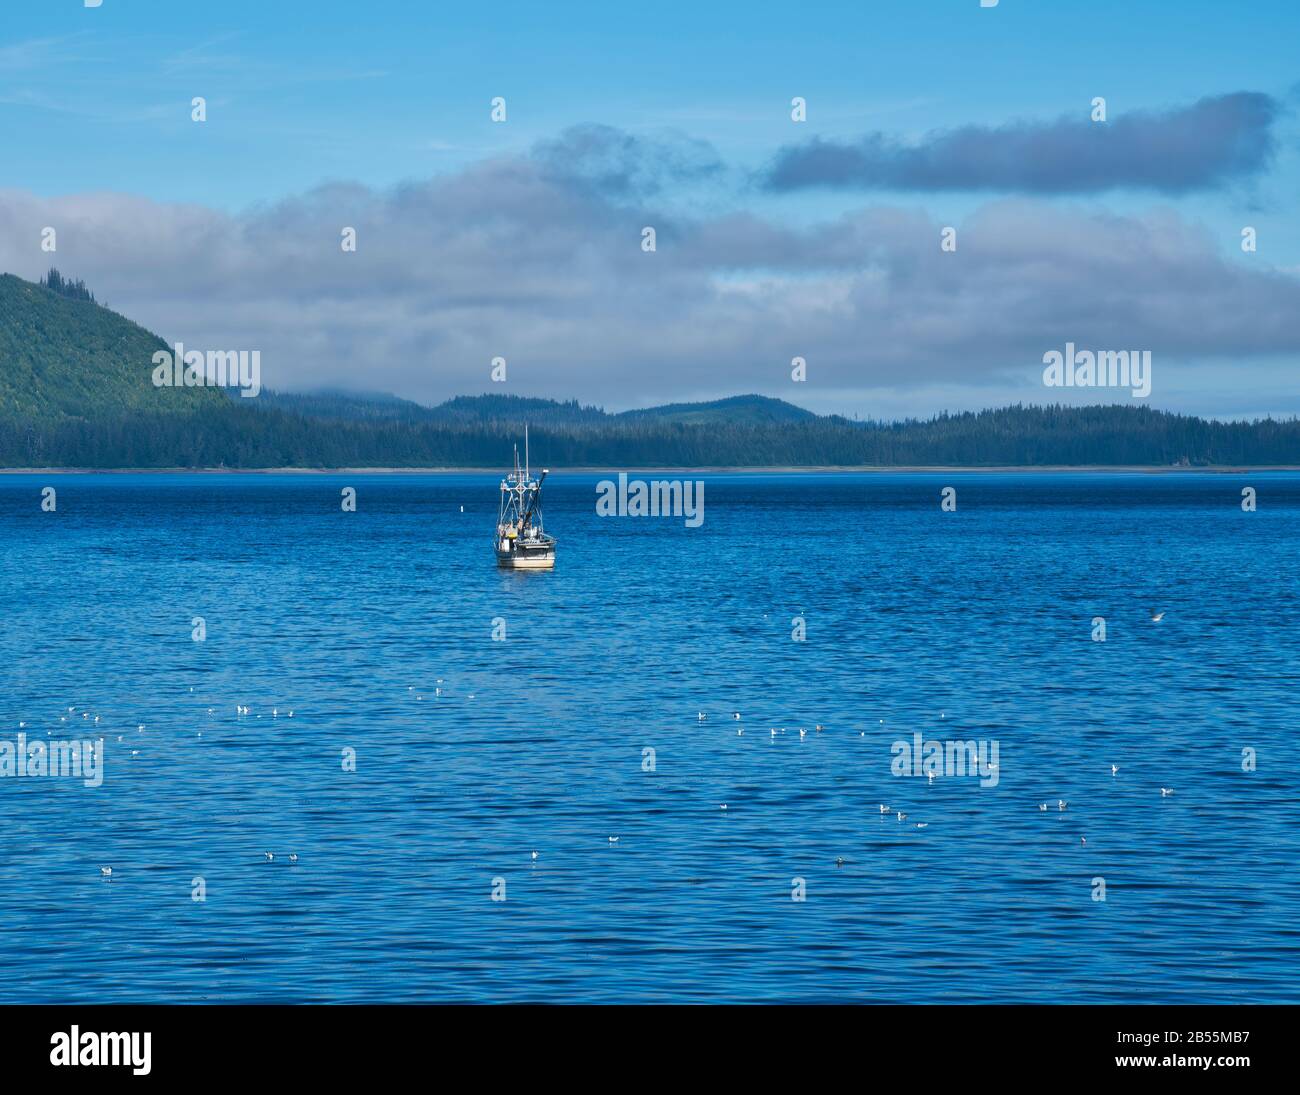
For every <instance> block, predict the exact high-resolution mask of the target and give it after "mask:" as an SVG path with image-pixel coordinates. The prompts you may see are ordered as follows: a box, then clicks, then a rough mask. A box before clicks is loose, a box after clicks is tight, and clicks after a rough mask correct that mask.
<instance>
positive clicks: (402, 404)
mask: <svg viewBox="0 0 1300 1095" xmlns="http://www.w3.org/2000/svg"><path fill="white" fill-rule="evenodd" d="M258 402H259V404H260V405H261V406H263V407H275V408H278V409H280V410H285V411H290V412H292V413H296V414H302V415H305V416H307V417H310V418H324V419H334V420H340V419H341V420H348V419H353V420H367V419H383V418H386V419H394V420H400V421H406V422H459V423H470V422H478V423H488V422H523V421H525V420H527V421H528V422H529V423H530V425H535V426H560V425H575V424H583V425H591V424H595V423H604V424H611V423H617V422H635V421H649V420H655V421H658V422H677V423H682V424H686V425H704V424H707V423H749V424H759V423H779V422H806V421H809V420H811V419H814V418H817V417H818V416H817V415H815V414H814V413H813V412H812V411H808V410H804V408H802V407H796V406H795V405H794V404H792V403H787V402H785V400H782V399H773V398H771V397H770V396H763V395H736V396H731V397H730V398H727V399H715V400H712V401H710V402H707V403H670V404H666V405H664V406H660V407H645V408H638V409H636V410H630V411H620V412H616V413H610V412H607V411H605V410H603V409H602V408H600V407H595V406H584V405H582V404H580V403H579V402H578V401H577V400H576V399H572V400H568V401H563V402H562V401H560V400H556V399H540V398H536V397H530V396H520V395H508V394H504V393H489V394H484V395H459V396H456V397H455V398H454V399H449V400H447V401H446V402H445V403H439V404H438V405H437V406H433V407H427V406H424V405H423V404H420V403H415V402H412V401H411V400H409V399H401V398H399V397H398V396H395V395H389V394H387V393H376V392H351V391H347V390H345V389H339V388H321V389H316V390H314V391H310V392H275V391H266V392H264V393H263V395H262V396H261V397H259V400H258Z"/></svg>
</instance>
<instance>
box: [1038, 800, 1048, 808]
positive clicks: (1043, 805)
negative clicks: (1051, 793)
mask: <svg viewBox="0 0 1300 1095" xmlns="http://www.w3.org/2000/svg"><path fill="white" fill-rule="evenodd" d="M1038 808H1039V809H1040V810H1046V809H1047V803H1046V802H1040V803H1039V804H1038Z"/></svg>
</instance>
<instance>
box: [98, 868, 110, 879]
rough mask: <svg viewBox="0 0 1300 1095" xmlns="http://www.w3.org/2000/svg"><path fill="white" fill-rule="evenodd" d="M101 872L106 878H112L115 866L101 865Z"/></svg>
mask: <svg viewBox="0 0 1300 1095" xmlns="http://www.w3.org/2000/svg"><path fill="white" fill-rule="evenodd" d="M99 873H100V874H102V875H103V876H104V877H105V878H112V877H113V868H112V867H100V868H99Z"/></svg>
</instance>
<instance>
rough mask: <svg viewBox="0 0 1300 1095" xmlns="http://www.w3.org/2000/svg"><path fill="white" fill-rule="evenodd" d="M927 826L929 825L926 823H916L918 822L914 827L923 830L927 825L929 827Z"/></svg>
mask: <svg viewBox="0 0 1300 1095" xmlns="http://www.w3.org/2000/svg"><path fill="white" fill-rule="evenodd" d="M929 824H930V823H929V822H928V821H918V822H917V823H916V827H917V828H918V829H924V828H925V827H926V826H927V825H929Z"/></svg>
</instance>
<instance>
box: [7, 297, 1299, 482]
mask: <svg viewBox="0 0 1300 1095" xmlns="http://www.w3.org/2000/svg"><path fill="white" fill-rule="evenodd" d="M48 281H49V282H50V285H49V286H48V287H46V286H41V285H37V284H34V283H32V282H28V281H24V280H22V279H21V278H17V277H14V276H13V275H9V274H5V275H0V466H3V467H7V468H31V467H85V468H176V467H179V468H210V467H229V468H277V467H298V468H339V467H397V468H411V467H502V466H504V465H506V464H507V463H508V462H509V460H510V454H511V452H512V446H513V445H514V443H515V442H517V441H518V440H520V439H521V436H522V434H523V430H524V426H525V423H526V424H527V425H528V428H529V438H530V443H531V448H532V455H533V459H534V462H535V463H537V464H547V465H549V466H551V467H552V468H564V467H582V466H589V467H604V468H636V467H680V468H690V467H834V466H843V467H862V466H871V467H898V466H942V465H949V466H965V467H972V468H978V467H990V466H1004V465H1005V466H1028V467H1035V466H1045V465H1062V466H1071V465H1101V466H1105V465H1112V466H1113V465H1137V466H1148V467H1169V466H1171V465H1182V466H1249V465H1268V466H1277V465H1293V466H1300V420H1296V419H1288V420H1285V421H1279V420H1273V419H1265V420H1263V421H1258V422H1215V421H1207V420H1204V419H1200V418H1195V417H1191V416H1187V415H1177V414H1170V413H1168V412H1164V411H1156V410H1152V409H1151V408H1149V407H1146V406H1137V405H1133V404H1131V403H1130V404H1125V405H1114V406H1092V407H1064V406H1046V407H1035V406H1015V407H1004V408H1001V409H998V410H988V411H980V412H978V413H963V414H946V413H945V414H940V415H936V416H935V417H933V418H930V419H926V420H909V421H905V422H858V421H851V420H849V419H846V418H842V417H839V416H835V415H825V416H821V415H816V414H813V413H812V412H811V411H807V410H805V409H803V408H801V407H796V406H794V405H793V404H790V403H787V402H785V401H784V400H780V399H773V398H771V397H768V396H761V395H740V396H733V397H731V398H728V399H719V400H714V401H711V402H707V403H676V404H669V405H666V406H662V407H648V408H644V409H638V410H631V411H624V412H620V413H617V414H610V413H608V412H606V411H604V410H603V409H602V408H600V407H595V406H584V405H582V404H580V403H579V402H578V401H577V400H570V401H567V402H562V401H557V400H551V399H539V398H532V397H523V396H515V395H505V394H499V393H494V394H484V395H478V396H459V397H457V398H455V399H451V400H448V401H447V402H445V403H442V404H440V405H439V406H437V407H425V406H422V405H420V404H418V403H413V402H411V401H410V400H405V399H401V398H399V397H397V396H393V395H389V394H386V393H374V392H370V393H366V392H347V391H342V390H337V389H334V390H329V389H327V390H322V391H318V392H307V393H276V392H269V391H263V392H262V394H261V395H260V396H259V397H257V398H242V397H234V398H231V397H229V394H228V393H227V392H226V391H224V390H223V389H220V388H210V387H194V388H184V387H171V388H157V387H155V386H154V384H153V382H152V371H153V370H152V357H153V354H154V353H156V352H157V351H158V350H167V349H169V348H170V347H168V345H167V344H166V343H165V342H164V341H163V340H162V339H161V338H159V337H158V336H156V335H153V334H151V333H150V332H149V331H146V330H145V329H144V328H142V327H140V326H138V325H137V324H135V323H132V322H131V321H130V320H128V319H126V318H125V317H123V316H121V315H118V314H117V313H116V312H113V311H111V310H109V309H108V308H106V307H103V306H102V305H100V304H97V303H95V301H94V299H93V296H92V294H91V293H90V290H89V289H88V288H87V287H85V286H84V285H82V284H81V283H80V282H74V281H68V280H66V279H63V278H62V277H61V276H60V277H58V278H49V279H48Z"/></svg>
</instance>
